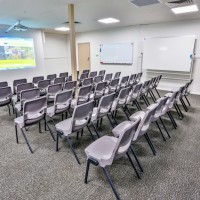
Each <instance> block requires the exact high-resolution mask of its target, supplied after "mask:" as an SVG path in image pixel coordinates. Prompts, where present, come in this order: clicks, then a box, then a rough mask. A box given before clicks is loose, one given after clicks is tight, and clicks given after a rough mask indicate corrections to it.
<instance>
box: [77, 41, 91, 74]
mask: <svg viewBox="0 0 200 200" xmlns="http://www.w3.org/2000/svg"><path fill="white" fill-rule="evenodd" d="M78 66H79V73H80V74H81V73H82V71H83V70H87V69H88V70H90V43H78Z"/></svg>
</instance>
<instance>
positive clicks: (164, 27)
mask: <svg viewBox="0 0 200 200" xmlns="http://www.w3.org/2000/svg"><path fill="white" fill-rule="evenodd" d="M191 34H192V35H194V34H195V35H196V36H197V43H196V55H200V20H190V21H182V22H170V23H163V24H150V25H138V26H129V27H122V28H115V29H109V30H101V31H92V32H86V33H78V34H76V43H84V42H90V48H91V56H90V57H91V70H93V71H95V70H100V69H106V71H107V73H115V72H116V71H122V76H124V75H130V74H132V73H137V72H140V71H141V52H142V40H143V38H147V37H161V36H164V37H168V36H182V35H191ZM117 42H119V43H120V42H122V43H126V42H133V43H134V55H133V58H134V62H133V65H101V64H100V62H99V60H100V59H99V45H100V44H102V43H117ZM68 50H69V46H68ZM77 63H78V62H77ZM69 65H70V62H69ZM199 65H200V60H199V59H196V60H195V63H194V70H193V78H194V82H193V84H192V87H191V92H192V93H194V94H200V89H199V85H200V78H198V76H199V74H200V67H199ZM145 76H146V74H145V73H144V76H143V78H147V77H145ZM183 83H184V81H180V80H179V81H177V80H173V81H172V80H167V79H165V80H164V79H163V80H162V81H161V84H160V85H159V87H160V88H161V89H165V90H170V89H171V88H172V87H174V85H175V86H179V85H181V84H183Z"/></svg>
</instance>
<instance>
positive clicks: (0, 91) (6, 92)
mask: <svg viewBox="0 0 200 200" xmlns="http://www.w3.org/2000/svg"><path fill="white" fill-rule="evenodd" d="M10 105H12V90H11V87H2V88H0V107H3V106H7V107H8V110H9V115H10Z"/></svg>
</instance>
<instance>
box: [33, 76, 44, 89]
mask: <svg viewBox="0 0 200 200" xmlns="http://www.w3.org/2000/svg"><path fill="white" fill-rule="evenodd" d="M43 80H44V76H36V77H33V81H32V83H33V84H34V86H35V87H38V82H39V81H43Z"/></svg>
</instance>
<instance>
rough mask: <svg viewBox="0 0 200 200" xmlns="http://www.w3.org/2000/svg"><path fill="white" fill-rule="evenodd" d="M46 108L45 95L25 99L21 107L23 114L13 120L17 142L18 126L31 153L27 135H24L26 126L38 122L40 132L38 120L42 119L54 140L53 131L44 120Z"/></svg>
mask: <svg viewBox="0 0 200 200" xmlns="http://www.w3.org/2000/svg"><path fill="white" fill-rule="evenodd" d="M46 110H47V98H46V97H40V98H37V99H34V100H30V101H25V103H24V107H23V116H21V117H18V118H15V120H14V123H15V133H16V142H17V143H19V140H18V131H17V127H19V128H20V130H21V132H22V135H23V136H24V139H25V141H26V144H27V145H28V147H29V150H30V152H31V153H33V150H32V148H31V146H30V144H29V141H28V139H27V136H26V135H27V133H26V127H28V126H31V125H33V124H37V123H39V131H40V133H41V125H40V122H41V121H42V120H44V121H45V126H47V127H48V129H49V131H50V133H51V136H52V138H53V140H55V138H54V136H53V133H52V132H51V130H50V128H49V125H48V124H47V122H46Z"/></svg>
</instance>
